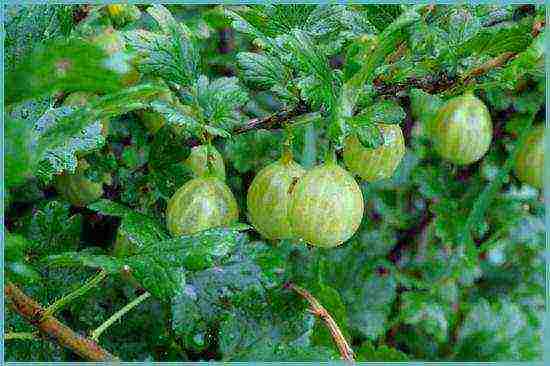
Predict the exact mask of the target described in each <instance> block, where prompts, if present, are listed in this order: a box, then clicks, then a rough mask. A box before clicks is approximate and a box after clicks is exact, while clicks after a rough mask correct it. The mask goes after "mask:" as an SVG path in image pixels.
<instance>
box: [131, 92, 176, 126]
mask: <svg viewBox="0 0 550 366" xmlns="http://www.w3.org/2000/svg"><path fill="white" fill-rule="evenodd" d="M158 100H159V101H161V102H164V103H168V104H171V103H174V101H175V99H174V97H173V96H172V93H170V92H165V93H162V94H160V95H159V97H158ZM137 115H138V116H139V118H140V120H141V122H143V125H144V126H145V128H147V130H148V131H149V132H151V133H152V134H155V133H156V132H157V131H158V130H160V129H161V128H162V126H164V125H165V124H166V118H164V116H163V115H162V114H160V113H159V112H156V111H155V110H153V109H143V110H139V111H137Z"/></svg>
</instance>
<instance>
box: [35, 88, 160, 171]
mask: <svg viewBox="0 0 550 366" xmlns="http://www.w3.org/2000/svg"><path fill="white" fill-rule="evenodd" d="M165 90H166V89H165V88H161V87H159V86H155V85H149V84H143V85H138V86H134V87H131V88H127V89H125V90H123V91H120V92H118V93H114V94H108V95H105V96H103V97H100V98H97V99H93V100H91V101H90V102H89V103H88V105H86V106H84V107H82V108H78V109H71V108H68V107H62V108H58V109H55V110H50V111H48V112H46V114H45V115H44V116H43V117H42V118H41V119H40V120H39V121H38V122H37V125H36V129H37V131H38V134H39V136H38V139H37V142H36V150H37V152H36V154H37V157H38V159H39V160H43V159H44V160H46V161H45V162H42V163H43V164H42V165H41V166H39V167H38V168H39V169H38V171H37V172H36V173H37V175H38V176H40V177H42V178H43V179H44V180H46V181H48V180H49V179H51V177H52V176H53V175H54V174H56V173H60V172H62V171H63V170H68V171H70V172H71V171H74V169H75V168H76V163H77V160H78V157H77V155H78V154H79V153H81V152H86V151H89V150H90V149H92V148H97V147H98V146H100V145H102V144H103V143H104V142H105V139H104V137H103V136H102V134H101V122H99V121H101V120H104V119H109V118H112V117H114V116H118V115H121V114H124V113H128V112H130V111H132V110H136V109H143V108H144V107H145V106H146V103H147V102H148V101H149V100H150V99H152V98H154V97H155V96H156V95H158V94H159V93H162V92H163V91H165ZM44 163H45V164H44Z"/></svg>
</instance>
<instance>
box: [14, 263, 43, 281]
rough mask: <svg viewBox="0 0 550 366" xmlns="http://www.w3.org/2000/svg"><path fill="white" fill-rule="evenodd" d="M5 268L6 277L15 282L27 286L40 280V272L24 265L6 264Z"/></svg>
mask: <svg viewBox="0 0 550 366" xmlns="http://www.w3.org/2000/svg"><path fill="white" fill-rule="evenodd" d="M5 268H6V274H7V276H8V277H9V278H11V279H13V280H15V281H16V282H20V283H25V284H28V283H33V282H39V281H40V280H41V278H42V276H41V275H40V272H38V271H37V270H36V269H34V268H33V267H32V266H30V265H29V264H26V263H22V262H7V263H6V267H5Z"/></svg>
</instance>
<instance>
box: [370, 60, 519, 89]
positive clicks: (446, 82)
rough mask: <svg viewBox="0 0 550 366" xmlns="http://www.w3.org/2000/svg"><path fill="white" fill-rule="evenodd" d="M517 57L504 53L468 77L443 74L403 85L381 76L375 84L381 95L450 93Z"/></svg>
mask: <svg viewBox="0 0 550 366" xmlns="http://www.w3.org/2000/svg"><path fill="white" fill-rule="evenodd" d="M516 55H517V53H513V52H504V53H503V54H501V55H499V56H496V57H494V58H492V59H490V60H489V61H487V62H485V63H483V64H482V65H480V66H478V67H476V68H474V69H472V70H470V71H468V72H467V73H466V75H464V76H463V77H459V78H450V77H449V76H448V75H446V74H444V73H441V74H439V75H435V76H433V75H429V76H427V77H425V78H420V79H417V78H408V79H407V80H405V81H404V82H402V83H396V84H386V83H385V82H384V80H383V76H382V75H380V76H379V77H378V78H376V79H375V80H374V82H373V83H374V87H375V89H376V91H377V93H378V94H379V95H398V94H399V93H400V92H403V91H405V90H408V89H410V88H417V89H422V90H423V91H425V92H427V93H429V94H439V93H441V92H444V91H450V90H453V89H455V88H459V87H461V86H464V85H467V84H469V83H471V82H473V80H474V79H475V78H476V77H479V76H482V75H485V74H487V73H488V72H489V71H491V70H493V69H496V68H498V67H502V66H504V65H505V64H506V63H507V62H508V61H510V60H511V59H512V58H514V57H515V56H516Z"/></svg>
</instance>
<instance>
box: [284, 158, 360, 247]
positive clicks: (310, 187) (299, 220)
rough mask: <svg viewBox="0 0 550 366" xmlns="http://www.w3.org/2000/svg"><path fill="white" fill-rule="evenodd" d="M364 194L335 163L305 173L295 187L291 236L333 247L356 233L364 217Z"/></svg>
mask: <svg viewBox="0 0 550 366" xmlns="http://www.w3.org/2000/svg"><path fill="white" fill-rule="evenodd" d="M363 210H364V204H363V194H362V193H361V189H360V188H359V186H358V185H357V182H355V179H353V177H352V176H351V174H350V173H348V172H347V171H346V170H344V169H342V168H340V167H339V166H338V165H337V164H336V163H334V162H327V163H325V164H323V165H320V166H317V167H315V168H313V169H312V170H310V171H308V172H307V173H306V175H304V176H303V177H302V179H300V181H299V182H298V183H297V184H296V187H295V188H294V191H293V192H292V197H291V200H290V210H289V218H290V223H291V225H292V230H293V231H294V233H295V234H296V235H297V236H298V237H300V238H302V239H303V240H305V241H306V242H308V243H309V244H311V245H315V246H320V247H326V248H330V247H335V246H337V245H340V244H342V243H343V242H345V241H346V240H348V239H349V238H351V236H352V235H353V234H354V233H355V231H356V230H357V228H358V227H359V225H360V224H361V220H362V218H363Z"/></svg>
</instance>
